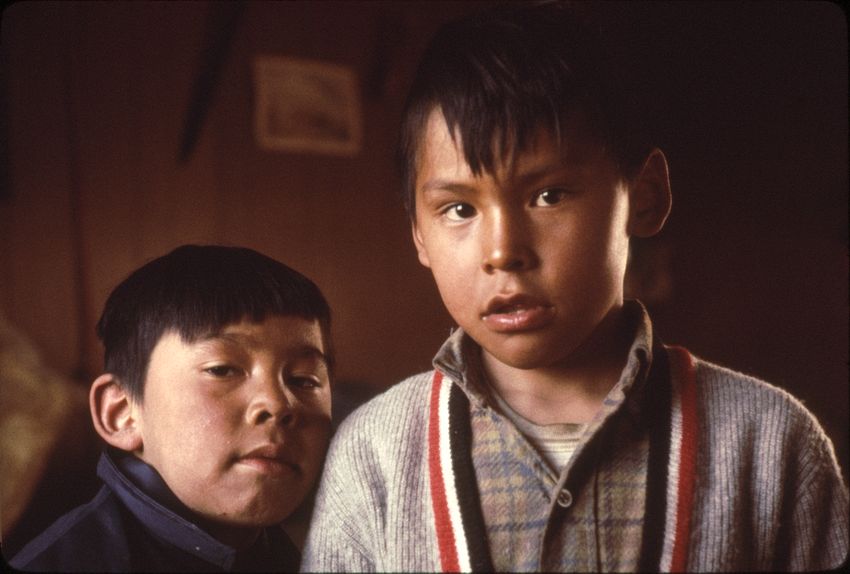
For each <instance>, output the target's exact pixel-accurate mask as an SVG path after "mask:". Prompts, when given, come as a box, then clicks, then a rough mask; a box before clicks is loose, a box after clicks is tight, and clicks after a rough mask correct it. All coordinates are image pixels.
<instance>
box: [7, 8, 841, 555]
mask: <svg viewBox="0 0 850 574" xmlns="http://www.w3.org/2000/svg"><path fill="white" fill-rule="evenodd" d="M483 4H487V3H486V2H476V3H466V2H463V3H456V2H450V3H443V2H411V3H396V2H343V3H338V2H297V3H288V2H285V3H284V2H281V3H247V4H241V5H237V4H231V3H214V2H188V3H178V2H166V3H146V2H132V3H120V2H116V3H76V2H60V3H51V2H44V3H18V4H13V5H12V6H11V7H7V8H6V9H5V10H4V12H3V14H2V16H3V20H2V38H0V40H2V44H1V45H0V48H2V54H0V56H2V60H0V64H1V65H2V75H1V76H0V80H2V83H0V88H2V92H0V94H2V99H0V106H1V107H0V122H2V123H0V129H2V133H3V135H2V140H1V141H2V142H3V145H2V146H0V154H3V156H2V157H0V167H2V169H0V185H2V187H0V312H2V313H3V314H4V315H5V316H6V317H7V318H8V319H9V320H10V321H11V322H12V323H13V324H14V325H15V326H16V327H17V328H18V329H20V330H21V331H22V332H23V333H24V334H26V336H27V337H29V338H30V340H31V341H33V343H34V344H35V345H37V347H38V348H39V350H40V352H41V353H42V356H43V359H44V361H45V363H47V364H49V365H50V366H51V367H52V368H54V369H55V370H56V372H58V373H60V374H61V376H62V377H64V378H65V379H66V380H67V384H69V385H73V386H75V387H76V388H79V389H84V388H85V387H86V386H87V385H88V384H89V383H90V381H91V380H92V379H93V377H94V376H96V375H97V373H98V371H99V369H100V362H101V355H100V350H99V347H98V344H97V341H96V339H95V338H94V323H95V321H96V320H97V317H98V315H99V312H100V309H101V306H102V304H103V302H104V300H105V298H106V296H107V295H108V293H109V290H110V289H111V288H112V287H113V286H114V285H115V284H116V283H117V282H118V281H120V280H121V279H122V278H123V277H124V276H126V274H127V273H129V272H130V271H131V270H132V269H134V268H136V267H137V266H139V265H140V264H142V263H144V262H145V261H147V260H148V259H150V258H152V257H155V256H158V255H160V254H163V253H165V252H166V251H168V250H170V249H172V248H173V247H175V246H177V245H180V244H182V243H187V242H201V243H203V242H223V243H231V244H242V245H247V246H250V247H253V248H255V249H258V250H260V251H263V252H265V253H267V254H269V255H271V256H273V257H275V258H278V259H280V260H282V261H284V262H286V263H288V264H290V265H292V266H293V267H296V268H297V269H299V270H301V271H303V272H304V273H306V274H307V275H309V276H311V277H312V278H313V279H314V280H315V281H316V282H317V283H318V284H319V285H320V287H321V288H322V289H323V290H324V291H325V293H326V295H327V296H328V299H329V300H330V303H331V305H332V307H333V308H334V310H335V328H334V334H335V338H336V343H337V349H338V352H339V379H340V380H339V381H338V384H337V387H336V388H335V393H336V394H337V397H336V399H335V400H336V401H337V403H338V404H337V406H338V409H337V412H338V414H343V413H344V412H345V411H347V410H348V409H349V408H350V407H351V406H352V405H353V404H354V403H356V402H358V401H359V400H361V399H362V398H363V397H366V396H369V395H371V394H374V393H375V392H378V391H380V390H381V389H384V388H386V387H387V386H389V385H391V384H392V383H394V382H396V381H397V380H399V379H401V378H402V377H404V376H406V375H409V374H411V373H413V372H417V371H421V370H425V369H427V368H428V367H429V363H430V359H431V356H432V355H433V353H434V352H435V351H436V349H437V348H438V346H439V344H440V343H441V342H442V340H443V339H444V337H445V336H446V335H447V334H448V332H449V328H450V327H451V326H452V322H451V319H450V318H449V317H448V315H447V314H446V313H445V311H444V310H443V308H442V305H441V303H440V300H439V297H438V294H437V292H436V289H435V287H434V285H433V281H432V280H431V278H430V275H429V274H428V272H427V270H425V269H423V268H421V267H420V266H419V265H418V263H417V262H416V259H415V253H414V250H413V247H412V244H411V241H410V237H409V230H408V228H407V222H406V219H405V215H404V213H403V209H402V207H401V203H400V201H399V200H398V199H397V191H396V190H397V188H398V186H399V181H398V177H397V174H396V172H395V170H394V166H393V163H392V157H393V152H394V146H395V136H396V129H397V126H398V117H399V114H400V108H401V104H402V100H403V97H404V92H405V89H406V87H407V84H408V82H409V80H410V77H411V74H412V71H413V68H414V66H415V64H416V61H417V58H418V56H419V54H420V52H421V50H422V48H423V47H424V44H425V42H426V41H427V39H428V38H429V37H430V35H431V34H432V33H433V31H434V30H435V29H436V27H437V26H438V25H439V24H440V23H441V22H442V21H444V20H447V19H450V18H453V17H454V16H457V15H459V14H462V13H466V12H468V11H470V10H474V9H477V7H478V6H480V5H483ZM581 7H582V9H584V10H587V11H588V12H589V13H590V14H591V15H593V16H594V17H597V18H599V19H600V20H601V21H602V22H604V23H606V26H607V27H608V28H610V31H611V32H610V33H611V34H614V35H615V36H614V37H616V38H617V42H616V45H617V47H618V53H619V56H620V57H621V58H622V59H623V61H624V62H625V63H626V64H627V73H628V74H630V75H631V76H632V77H633V79H635V80H637V81H638V83H639V84H640V86H641V93H643V94H646V95H647V100H648V103H649V104H650V105H649V110H650V112H651V113H652V116H648V117H652V118H653V125H655V126H656V127H657V128H658V141H659V143H660V145H661V147H662V148H663V149H664V151H665V152H666V154H667V157H668V160H669V163H670V167H671V179H672V186H673V194H674V202H673V211H672V214H671V217H670V219H669V221H668V225H667V227H666V228H665V230H664V231H663V232H662V233H661V235H660V236H658V237H657V238H654V239H652V240H649V241H644V242H641V243H639V244H637V245H636V246H635V251H634V267H633V269H632V270H631V273H632V275H631V277H630V280H629V286H630V289H631V291H632V292H633V293H635V294H638V295H639V296H641V297H642V298H643V299H644V300H645V301H646V303H647V304H648V306H649V309H650V312H651V313H652V315H653V318H654V321H655V326H656V329H657V330H658V332H659V333H660V334H661V336H662V338H663V339H664V340H665V341H666V342H668V343H673V344H681V345H684V346H686V347H688V348H689V349H691V350H692V351H693V352H694V353H696V354H697V355H699V356H701V357H703V358H705V359H708V360H711V361H714V362H717V363H721V364H723V365H725V366H728V367H731V368H733V369H736V370H740V371H744V372H747V373H750V374H753V375H755V376H757V377H759V378H762V379H765V380H767V381H770V382H772V383H774V384H776V385H778V386H780V387H782V388H784V389H787V390H788V391H789V392H791V393H792V394H794V395H795V396H797V397H798V398H800V399H801V400H802V401H803V402H804V403H805V404H806V406H807V407H808V408H810V409H811V410H812V411H813V412H814V413H815V414H816V416H817V417H818V419H819V420H820V421H821V423H822V424H823V425H824V428H825V429H826V431H827V433H828V434H829V435H830V436H831V438H832V440H833V441H834V443H835V446H836V452H837V455H838V458H839V460H840V462H841V464H842V467H843V469H844V473H845V476H847V469H848V386H849V385H848V257H847V248H848V244H847V239H848V236H847V231H848V221H847V207H848V177H847V176H848V165H847V158H848V154H847V151H848V150H847V127H848V122H847V102H848V98H847V95H848V94H847V26H846V18H845V14H844V13H843V12H842V11H841V10H840V9H839V8H838V7H837V6H836V5H834V4H830V3H818V2H793V3H781V2H770V3H760V2H752V3H735V2H719V3H713V2H711V3H702V2H699V3H691V2H673V3H666V2H661V3H617V2H606V3H602V4H582V5H581ZM260 54H268V55H285V56H295V57H300V58H306V59H313V60H321V61H328V62H333V63H337V64H342V65H346V66H349V67H351V68H352V69H353V70H354V71H355V72H356V73H357V74H358V77H359V82H360V83H359V87H360V93H361V99H362V108H363V116H362V117H363V124H364V140H363V148H362V151H361V152H360V153H359V154H358V155H357V156H355V157H352V158H339V157H330V156H322V155H317V154H308V153H274V152H268V151H263V150H261V149H259V148H258V147H257V145H256V144H255V142H254V138H253V133H252V125H253V124H252V122H253V116H252V113H253V89H254V88H253V83H252V75H251V65H252V61H253V58H254V57H255V56H257V55H260ZM198 95H200V97H198ZM199 101H201V102H202V103H203V105H201V106H200V107H199V104H198V102H199ZM191 118H194V120H195V123H194V124H192V120H191ZM187 125H194V126H195V128H196V129H195V131H194V132H192V130H191V129H189V130H188V132H187V127H186V126H187ZM187 133H194V134H195V136H196V137H195V139H194V140H191V141H192V142H193V143H192V145H189V146H188V148H189V149H188V150H187V145H186V141H187V140H186V138H187V135H186V134H187ZM190 139H191V138H190ZM181 153H182V154H183V155H182V156H181ZM181 157H182V159H181ZM6 414H8V413H6ZM0 416H5V415H4V413H0ZM75 421H76V422H74V423H72V424H71V426H70V427H68V428H63V429H59V430H58V431H57V434H58V435H60V440H59V442H58V443H57V446H56V447H55V451H54V455H53V456H52V457H51V458H50V465H49V466H48V467H47V469H46V470H45V472H44V473H42V474H41V475H40V477H39V480H38V481H37V483H36V484H35V485H34V487H33V488H34V489H35V490H34V492H35V494H34V495H32V499H31V500H32V502H31V503H30V505H29V506H28V510H27V511H26V512H25V513H24V514H23V515H22V516H21V517H20V518H19V519H17V518H16V519H15V520H13V521H12V522H11V523H10V521H9V518H8V516H6V517H5V520H6V522H4V523H3V524H2V532H3V535H4V554H6V553H7V552H10V553H13V552H14V550H15V549H16V548H17V547H18V546H19V545H20V544H21V543H22V542H25V541H26V540H27V539H28V538H29V537H31V536H33V535H34V534H36V533H37V532H38V531H40V530H41V529H42V528H43V527H44V526H46V524H47V523H49V522H50V521H52V520H53V519H54V518H55V517H56V516H58V515H59V514H61V513H62V512H64V511H65V510H66V509H67V508H68V507H70V506H72V505H75V504H77V503H80V502H82V501H84V500H85V499H87V498H88V497H89V496H91V494H92V492H93V489H94V488H95V487H96V482H95V481H94V480H93V478H92V477H93V465H94V459H95V456H96V453H97V443H96V441H95V440H94V435H93V433H92V432H91V431H90V430H89V427H90V423H89V420H88V416H87V414H86V413H85V411H84V410H81V411H80V412H79V413H77V416H76V418H75ZM30 495H31V493H28V494H27V496H30Z"/></svg>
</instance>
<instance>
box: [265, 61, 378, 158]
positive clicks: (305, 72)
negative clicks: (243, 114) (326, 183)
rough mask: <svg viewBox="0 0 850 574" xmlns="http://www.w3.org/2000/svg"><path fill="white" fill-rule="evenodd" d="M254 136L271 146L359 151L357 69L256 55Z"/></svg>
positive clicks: (346, 153) (267, 147)
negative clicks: (355, 70)
mask: <svg viewBox="0 0 850 574" xmlns="http://www.w3.org/2000/svg"><path fill="white" fill-rule="evenodd" d="M254 137H255V139H256V141H257V145H258V146H259V147H260V148H261V149H264V150H269V151H300V152H312V153H320V154H329V155H339V156H353V155H356V154H357V153H358V152H359V151H360V145H361V140H362V119H361V108H360V94H359V89H358V83H357V75H356V74H355V72H354V70H352V69H351V68H348V67H346V66H341V65H338V64H332V63H329V62H320V61H314V60H302V59H297V58H289V57H279V56H257V57H256V58H255V60H254Z"/></svg>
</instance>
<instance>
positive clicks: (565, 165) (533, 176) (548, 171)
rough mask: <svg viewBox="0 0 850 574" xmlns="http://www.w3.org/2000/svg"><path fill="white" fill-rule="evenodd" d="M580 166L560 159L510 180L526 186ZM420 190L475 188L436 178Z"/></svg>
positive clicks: (574, 169)
mask: <svg viewBox="0 0 850 574" xmlns="http://www.w3.org/2000/svg"><path fill="white" fill-rule="evenodd" d="M581 165H582V164H581V162H580V161H578V160H576V159H570V158H561V159H560V160H559V161H558V162H555V163H544V164H542V165H537V166H533V167H531V168H529V169H527V170H520V172H519V173H518V174H516V175H513V176H512V178H514V179H516V180H517V182H518V183H520V184H528V183H530V182H533V181H535V180H538V179H542V178H544V177H547V176H550V175H559V176H560V175H563V176H566V175H574V174H575V173H576V172H577V171H579V170H578V168H580V166H581ZM420 189H421V190H422V193H428V192H431V191H438V190H444V191H451V192H455V193H469V192H470V191H474V189H475V188H474V186H471V185H467V184H465V183H460V182H456V181H453V180H450V179H440V178H437V179H432V180H429V181H426V182H425V183H424V184H422V187H421V188H420Z"/></svg>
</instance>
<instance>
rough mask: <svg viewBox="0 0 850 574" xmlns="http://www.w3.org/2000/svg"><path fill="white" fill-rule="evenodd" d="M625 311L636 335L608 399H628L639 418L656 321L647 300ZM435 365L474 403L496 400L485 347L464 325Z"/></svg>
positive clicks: (628, 304) (630, 409)
mask: <svg viewBox="0 0 850 574" xmlns="http://www.w3.org/2000/svg"><path fill="white" fill-rule="evenodd" d="M623 311H624V312H625V314H626V317H627V321H626V324H627V325H629V328H630V329H633V331H634V338H633V340H632V344H631V346H630V348H629V353H628V359H627V361H626V366H625V367H624V368H623V371H622V373H621V374H620V379H619V380H618V381H617V384H616V385H614V387H612V389H611V391H610V392H609V394H608V396H607V397H606V399H605V402H606V403H609V404H610V403H613V402H616V403H622V402H625V406H626V409H627V411H628V412H629V413H630V414H631V415H632V416H633V417H635V418H639V416H640V408H641V404H642V401H641V400H640V399H641V397H642V395H643V389H644V382H645V380H646V375H647V373H648V372H649V367H650V365H651V363H652V340H653V334H652V322H651V321H650V318H649V313H647V311H646V309H645V308H644V306H643V304H642V303H640V302H639V301H637V300H629V301H626V302H625V304H624V306H623ZM433 365H434V368H435V369H437V370H439V371H441V372H442V373H443V374H444V375H446V376H447V377H449V378H450V379H451V380H452V381H454V382H455V383H457V384H458V386H459V387H460V388H461V389H462V390H463V391H464V393H466V395H467V396H468V397H469V400H470V402H471V403H472V404H474V405H476V406H479V407H480V406H484V405H486V404H488V403H490V404H492V400H491V399H490V397H489V395H490V392H491V391H490V390H489V389H490V387H489V385H488V384H486V381H485V379H484V376H485V375H484V368H483V365H482V361H481V347H480V346H479V345H478V344H477V343H476V342H475V341H473V340H472V338H471V337H470V336H469V335H467V334H466V332H465V331H464V330H463V329H461V328H458V329H456V330H455V331H454V332H453V333H452V334H451V335H450V336H449V338H448V339H446V341H445V343H443V346H442V347H441V348H440V350H439V351H438V352H437V354H436V355H435V357H434V361H433Z"/></svg>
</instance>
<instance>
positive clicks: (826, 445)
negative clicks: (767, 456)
mask: <svg viewBox="0 0 850 574" xmlns="http://www.w3.org/2000/svg"><path fill="white" fill-rule="evenodd" d="M801 418H802V420H801V421H800V428H799V431H798V432H796V433H795V435H796V436H797V437H799V440H800V442H801V443H802V444H800V445H799V447H798V448H799V450H798V452H799V455H798V456H799V458H798V461H799V462H797V463H796V464H793V463H791V464H790V467H791V472H789V475H788V478H789V479H791V478H792V477H793V480H794V481H795V482H796V489H795V491H794V492H789V495H790V496H788V498H787V499H786V500H788V501H789V503H788V507H789V508H788V512H787V515H786V518H785V519H784V520H782V523H781V527H780V529H781V532H780V535H779V544H778V545H777V549H778V553H777V563H776V564H775V565H774V566H775V569H776V570H793V571H814V570H818V571H822V570H828V569H833V568H837V567H838V566H840V565H841V564H842V563H846V561H847V554H848V546H850V542H849V541H848V540H850V532H848V520H850V516H848V513H850V497H848V490H847V485H846V483H845V482H844V480H843V477H842V476H841V470H840V467H839V466H838V462H837V460H836V458H835V452H834V450H833V446H832V442H831V441H830V440H829V438H828V437H827V436H826V435H825V434H824V432H823V430H822V428H821V427H820V425H819V424H818V423H817V421H815V420H814V418H813V417H812V416H811V414H809V413H808V412H807V411H806V412H805V413H803V416H802V417H801ZM786 553H787V554H786Z"/></svg>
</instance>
